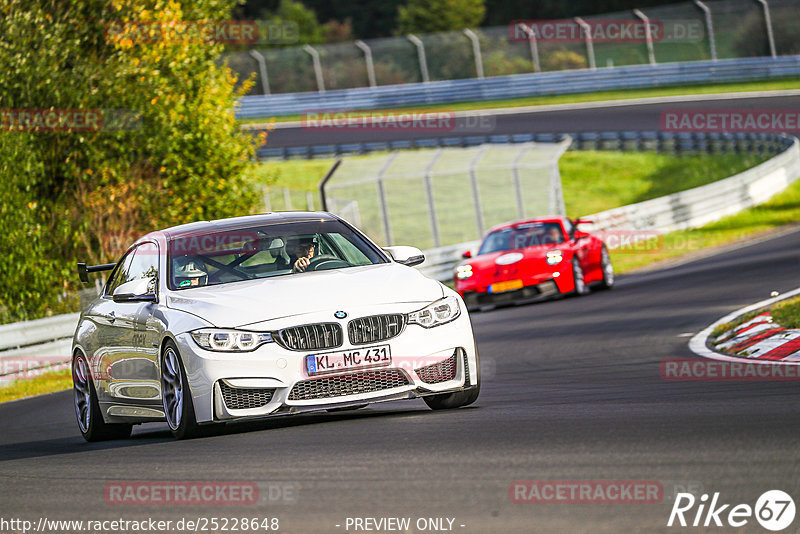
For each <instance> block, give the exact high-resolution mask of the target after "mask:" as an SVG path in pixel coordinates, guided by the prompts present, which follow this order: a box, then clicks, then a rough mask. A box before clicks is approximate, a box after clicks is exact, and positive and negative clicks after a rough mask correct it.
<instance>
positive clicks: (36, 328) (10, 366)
mask: <svg viewBox="0 0 800 534" xmlns="http://www.w3.org/2000/svg"><path fill="white" fill-rule="evenodd" d="M78 317H80V314H79V313H70V314H66V315H56V316H54V317H47V318H45V319H36V320H34V321H23V322H19V323H11V324H6V325H0V386H2V385H7V384H9V383H10V382H11V380H12V379H13V378H15V377H18V376H19V377H23V376H26V375H27V374H28V373H30V372H32V371H36V370H43V369H45V368H48V367H52V366H54V365H59V364H63V363H64V362H69V361H70V356H71V351H72V335H73V334H74V333H75V327H76V326H77V324H78Z"/></svg>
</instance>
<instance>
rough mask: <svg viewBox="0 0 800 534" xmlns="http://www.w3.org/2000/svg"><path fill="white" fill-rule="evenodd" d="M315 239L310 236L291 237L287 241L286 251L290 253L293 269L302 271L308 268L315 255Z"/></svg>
mask: <svg viewBox="0 0 800 534" xmlns="http://www.w3.org/2000/svg"><path fill="white" fill-rule="evenodd" d="M314 249H315V247H314V240H313V239H311V238H310V237H299V238H293V239H292V238H290V239H289V240H287V242H286V253H287V254H288V255H289V263H290V264H291V266H292V271H294V272H296V273H302V272H304V271H305V270H306V269H308V265H309V264H310V263H311V258H313V257H314Z"/></svg>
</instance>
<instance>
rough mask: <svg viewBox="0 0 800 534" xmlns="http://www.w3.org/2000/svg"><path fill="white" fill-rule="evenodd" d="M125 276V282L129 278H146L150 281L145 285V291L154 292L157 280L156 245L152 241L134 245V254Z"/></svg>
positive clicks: (128, 280)
mask: <svg viewBox="0 0 800 534" xmlns="http://www.w3.org/2000/svg"><path fill="white" fill-rule="evenodd" d="M126 278H127V280H126V281H127V282H130V281H131V280H141V279H147V280H149V282H150V283H149V284H148V285H147V292H148V293H155V292H156V284H157V282H158V247H157V246H156V245H155V244H154V243H142V244H141V245H139V246H138V247H136V255H135V256H134V257H133V261H132V262H131V266H130V269H129V270H128V275H127V277H126Z"/></svg>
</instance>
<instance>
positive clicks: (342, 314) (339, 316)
mask: <svg viewBox="0 0 800 534" xmlns="http://www.w3.org/2000/svg"><path fill="white" fill-rule="evenodd" d="M333 316H334V317H336V318H337V319H344V318H345V317H347V313H346V312H343V311H341V310H340V311H337V312H336V313H334V314H333Z"/></svg>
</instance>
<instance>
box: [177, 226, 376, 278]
mask: <svg viewBox="0 0 800 534" xmlns="http://www.w3.org/2000/svg"><path fill="white" fill-rule="evenodd" d="M168 262H169V267H170V273H169V286H170V289H174V290H175V289H189V288H193V287H201V286H211V285H219V284H226V283H230V282H239V281H242V280H253V279H258V278H269V277H273V276H286V275H297V274H302V273H306V272H312V271H322V270H329V269H344V268H347V267H356V266H361V265H372V264H377V263H386V262H387V260H386V258H385V257H384V256H383V255H382V254H381V253H380V251H379V249H378V248H377V247H375V245H373V244H372V243H370V242H369V241H367V240H365V239H364V238H363V237H362V236H361V235H360V234H358V233H356V232H354V231H353V230H352V229H350V228H349V227H348V226H347V225H345V224H342V223H341V222H340V221H313V222H291V223H286V222H283V223H273V224H269V225H263V226H256V227H252V226H251V227H242V228H226V229H225V230H223V231H199V232H191V233H187V234H180V235H178V236H175V237H172V238H171V239H170V240H169V246H168Z"/></svg>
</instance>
